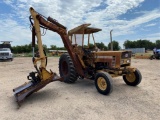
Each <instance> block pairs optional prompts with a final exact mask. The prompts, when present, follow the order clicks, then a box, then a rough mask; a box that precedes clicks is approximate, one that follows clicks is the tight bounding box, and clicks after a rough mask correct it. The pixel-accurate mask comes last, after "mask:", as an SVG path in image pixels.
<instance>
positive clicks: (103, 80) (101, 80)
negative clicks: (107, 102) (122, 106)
mask: <svg viewBox="0 0 160 120" xmlns="http://www.w3.org/2000/svg"><path fill="white" fill-rule="evenodd" d="M95 86H96V88H97V91H98V92H99V93H101V94H103V95H108V94H110V93H111V92H112V77H111V76H110V75H109V74H108V73H106V72H99V73H97V74H96V77H95Z"/></svg>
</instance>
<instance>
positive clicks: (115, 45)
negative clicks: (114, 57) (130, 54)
mask: <svg viewBox="0 0 160 120" xmlns="http://www.w3.org/2000/svg"><path fill="white" fill-rule="evenodd" d="M112 44H113V50H120V49H121V47H120V46H119V43H118V42H117V41H115V40H113V41H112ZM108 49H109V50H110V49H111V42H110V43H109V44H108Z"/></svg>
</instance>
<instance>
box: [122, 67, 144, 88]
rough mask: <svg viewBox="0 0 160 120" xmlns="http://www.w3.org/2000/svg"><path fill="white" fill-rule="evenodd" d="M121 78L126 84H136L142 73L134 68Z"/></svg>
mask: <svg viewBox="0 0 160 120" xmlns="http://www.w3.org/2000/svg"><path fill="white" fill-rule="evenodd" d="M123 80H124V82H125V83H126V84H127V85H130V86H137V85H138V84H139V83H140V82H141V80H142V75H141V73H140V71H139V70H138V69H136V70H135V72H131V73H128V74H126V75H123Z"/></svg>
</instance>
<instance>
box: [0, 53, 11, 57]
mask: <svg viewBox="0 0 160 120" xmlns="http://www.w3.org/2000/svg"><path fill="white" fill-rule="evenodd" d="M0 56H9V53H0Z"/></svg>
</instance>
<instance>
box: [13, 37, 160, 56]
mask: <svg viewBox="0 0 160 120" xmlns="http://www.w3.org/2000/svg"><path fill="white" fill-rule="evenodd" d="M123 45H124V47H125V48H126V49H127V48H145V49H153V48H154V47H156V48H160V40H156V42H155V43H153V42H151V41H149V40H137V41H130V40H126V41H125V42H124V44H123ZM90 46H91V47H93V46H94V45H93V44H90ZM96 46H97V47H98V48H99V49H101V50H110V49H111V43H109V44H108V45H105V44H104V43H103V42H100V43H96ZM43 48H44V50H45V51H46V52H48V51H49V50H66V49H65V47H57V46H56V45H50V48H47V45H43ZM120 49H121V47H120V46H119V43H118V42H117V41H115V40H114V41H113V50H120ZM11 50H12V52H13V53H30V52H32V45H31V44H28V45H17V46H13V47H12V48H11ZM35 51H38V46H37V45H36V46H35Z"/></svg>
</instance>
